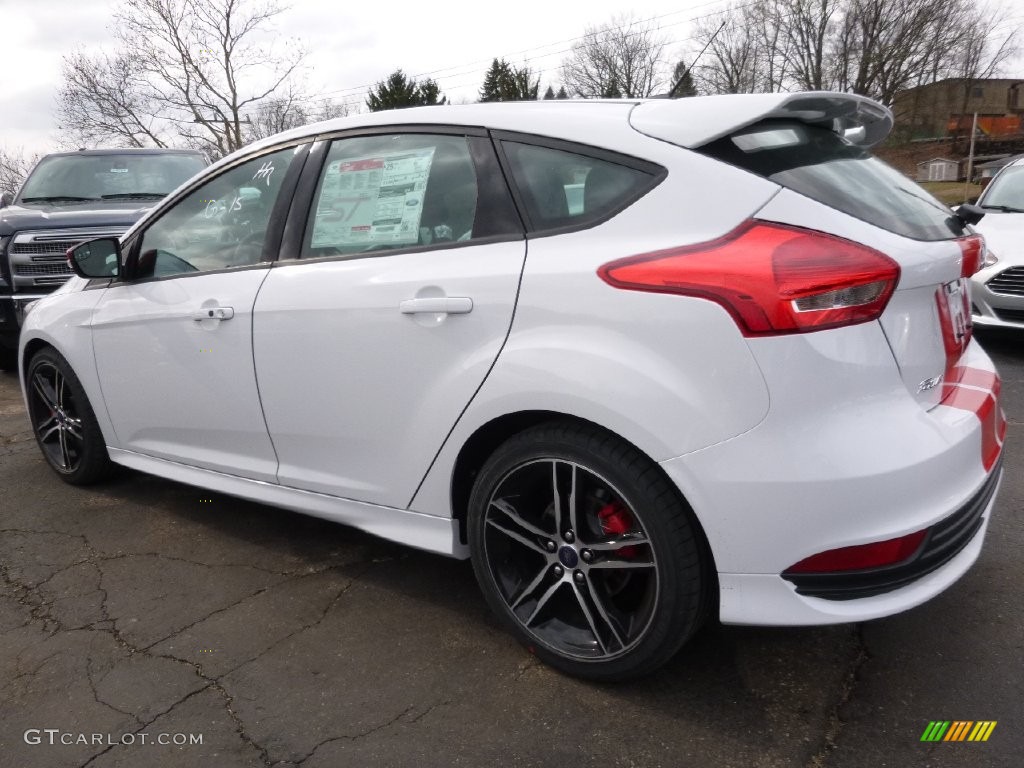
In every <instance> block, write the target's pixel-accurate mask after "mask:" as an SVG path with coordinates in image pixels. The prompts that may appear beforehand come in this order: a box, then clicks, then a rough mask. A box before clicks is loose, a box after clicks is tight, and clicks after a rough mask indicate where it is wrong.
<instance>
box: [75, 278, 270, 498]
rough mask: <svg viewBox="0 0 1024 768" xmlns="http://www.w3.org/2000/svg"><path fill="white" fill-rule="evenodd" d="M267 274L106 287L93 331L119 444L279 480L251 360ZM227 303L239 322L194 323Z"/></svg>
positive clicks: (255, 476)
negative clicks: (255, 316) (255, 311)
mask: <svg viewBox="0 0 1024 768" xmlns="http://www.w3.org/2000/svg"><path fill="white" fill-rule="evenodd" d="M268 271H269V267H267V268H263V269H248V270H233V271H231V270H229V271H226V272H214V273H210V274H201V273H199V274H193V275H189V276H187V277H181V278H178V279H174V280H154V281H152V282H140V283H134V284H127V285H116V286H112V287H110V288H108V289H107V290H106V292H105V295H104V296H103V298H102V301H101V302H100V303H99V304H98V306H97V308H96V313H95V315H94V316H93V318H92V328H93V345H94V347H95V351H96V366H97V368H98V370H99V371H101V372H102V380H101V389H102V391H103V401H104V402H105V403H106V404H107V410H108V412H109V414H110V418H111V422H112V424H113V427H114V435H113V436H112V437H113V440H114V442H113V443H112V445H114V446H116V447H118V448H123V449H125V450H129V451H134V452H135V453H142V454H148V455H150V456H154V457H156V458H165V459H171V460H180V459H181V457H183V456H187V457H189V463H191V464H194V465H195V466H197V467H200V468H204V469H212V470H215V471H218V472H226V473H228V474H233V475H238V476H240V477H250V478H254V479H257V480H271V481H273V480H275V479H276V476H277V457H276V456H275V455H274V447H273V445H271V443H270V437H269V436H268V435H267V428H266V424H265V423H264V421H263V413H262V410H261V408H260V397H259V392H258V391H257V389H256V378H255V374H254V371H253V357H252V306H253V302H254V301H255V300H256V292H257V291H258V290H259V288H260V285H261V284H262V283H263V280H264V278H266V276H267V273H268ZM219 307H230V308H231V309H232V311H233V313H234V317H232V318H230V319H227V320H218V319H215V318H211V319H206V320H195V319H194V316H195V315H196V313H203V314H204V315H205V314H206V313H208V312H216V311H217V308H219ZM226 393H230V396H226Z"/></svg>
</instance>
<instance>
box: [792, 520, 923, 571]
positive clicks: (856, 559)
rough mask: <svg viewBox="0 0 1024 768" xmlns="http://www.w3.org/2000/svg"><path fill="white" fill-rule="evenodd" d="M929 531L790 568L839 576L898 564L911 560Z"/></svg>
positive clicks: (836, 552) (806, 560) (832, 551)
mask: <svg viewBox="0 0 1024 768" xmlns="http://www.w3.org/2000/svg"><path fill="white" fill-rule="evenodd" d="M927 533H928V531H927V530H924V531H916V532H915V533H911V534H907V535H906V536H900V537H899V538H898V539H886V540H885V541H875V542H872V543H871V544H860V545H858V546H856V547H841V548H839V549H830V550H828V551H827V552H819V553H818V554H816V555H811V556H810V557H805V558H804V559H803V560H801V561H800V562H799V563H795V564H794V565H791V566H790V567H789V568H787V569H786V570H785V571H784V572H783V575H785V574H788V573H835V572H836V571H862V570H865V569H868V568H881V567H883V566H886V565H896V564H897V563H902V562H903V561H904V560H907V559H909V558H910V557H911V556H913V555H914V553H916V552H917V550H918V548H919V547H920V546H921V542H922V541H924V537H925V534H927Z"/></svg>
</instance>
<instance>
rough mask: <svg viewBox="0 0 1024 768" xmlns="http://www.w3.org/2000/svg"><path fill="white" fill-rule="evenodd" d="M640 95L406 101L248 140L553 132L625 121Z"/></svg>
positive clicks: (266, 142) (269, 141)
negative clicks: (348, 133)
mask: <svg viewBox="0 0 1024 768" xmlns="http://www.w3.org/2000/svg"><path fill="white" fill-rule="evenodd" d="M641 101H642V99H548V100H540V101H505V102H489V103H485V104H439V105H436V106H429V107H406V108H404V109H389V110H383V111H381V112H366V113H362V114H358V115H349V116H347V117H336V118H333V119H331V120H323V121H321V122H318V123H310V124H309V125H304V126H301V127H299V128H293V129H291V130H289V131H285V132H284V133H279V134H277V135H275V136H271V137H270V138H269V139H264V140H263V141H261V142H258V143H256V144H254V145H251V146H269V145H273V144H279V143H282V142H285V141H291V140H294V139H301V138H305V137H307V136H313V135H317V134H323V133H333V132H336V131H345V130H350V129H352V128H370V127H375V126H385V125H458V126H466V127H487V128H491V129H494V130H509V131H521V130H528V131H530V132H534V133H543V134H544V135H550V136H557V135H558V134H559V133H570V134H573V135H575V133H576V132H578V130H579V126H580V124H579V123H578V122H577V121H578V120H579V119H580V118H584V117H585V118H586V119H587V120H591V119H600V118H602V117H604V118H607V119H611V120H615V121H620V122H624V119H625V116H626V115H628V113H629V110H630V109H632V107H633V106H635V105H636V104H639V103H640V102H641ZM568 117H571V118H572V125H571V126H566V125H565V119H566V118H568ZM560 126H561V128H560Z"/></svg>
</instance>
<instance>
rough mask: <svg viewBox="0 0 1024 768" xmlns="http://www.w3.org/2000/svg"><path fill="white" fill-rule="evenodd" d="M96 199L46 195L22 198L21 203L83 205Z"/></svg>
mask: <svg viewBox="0 0 1024 768" xmlns="http://www.w3.org/2000/svg"><path fill="white" fill-rule="evenodd" d="M98 199H99V198H96V197H75V196H74V195H48V196H44V197H23V198H21V202H23V203H84V202H87V201H89V200H98Z"/></svg>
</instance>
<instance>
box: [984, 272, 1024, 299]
mask: <svg viewBox="0 0 1024 768" xmlns="http://www.w3.org/2000/svg"><path fill="white" fill-rule="evenodd" d="M986 285H987V286H988V289H989V290H990V291H992V293H1001V294H1004V295H1007V296H1024V267H1010V268H1009V269H1004V270H1003V271H1002V272H1000V273H999V274H998V275H996V276H995V277H993V278H992V279H991V280H989V281H988V282H987V283H986Z"/></svg>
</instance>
